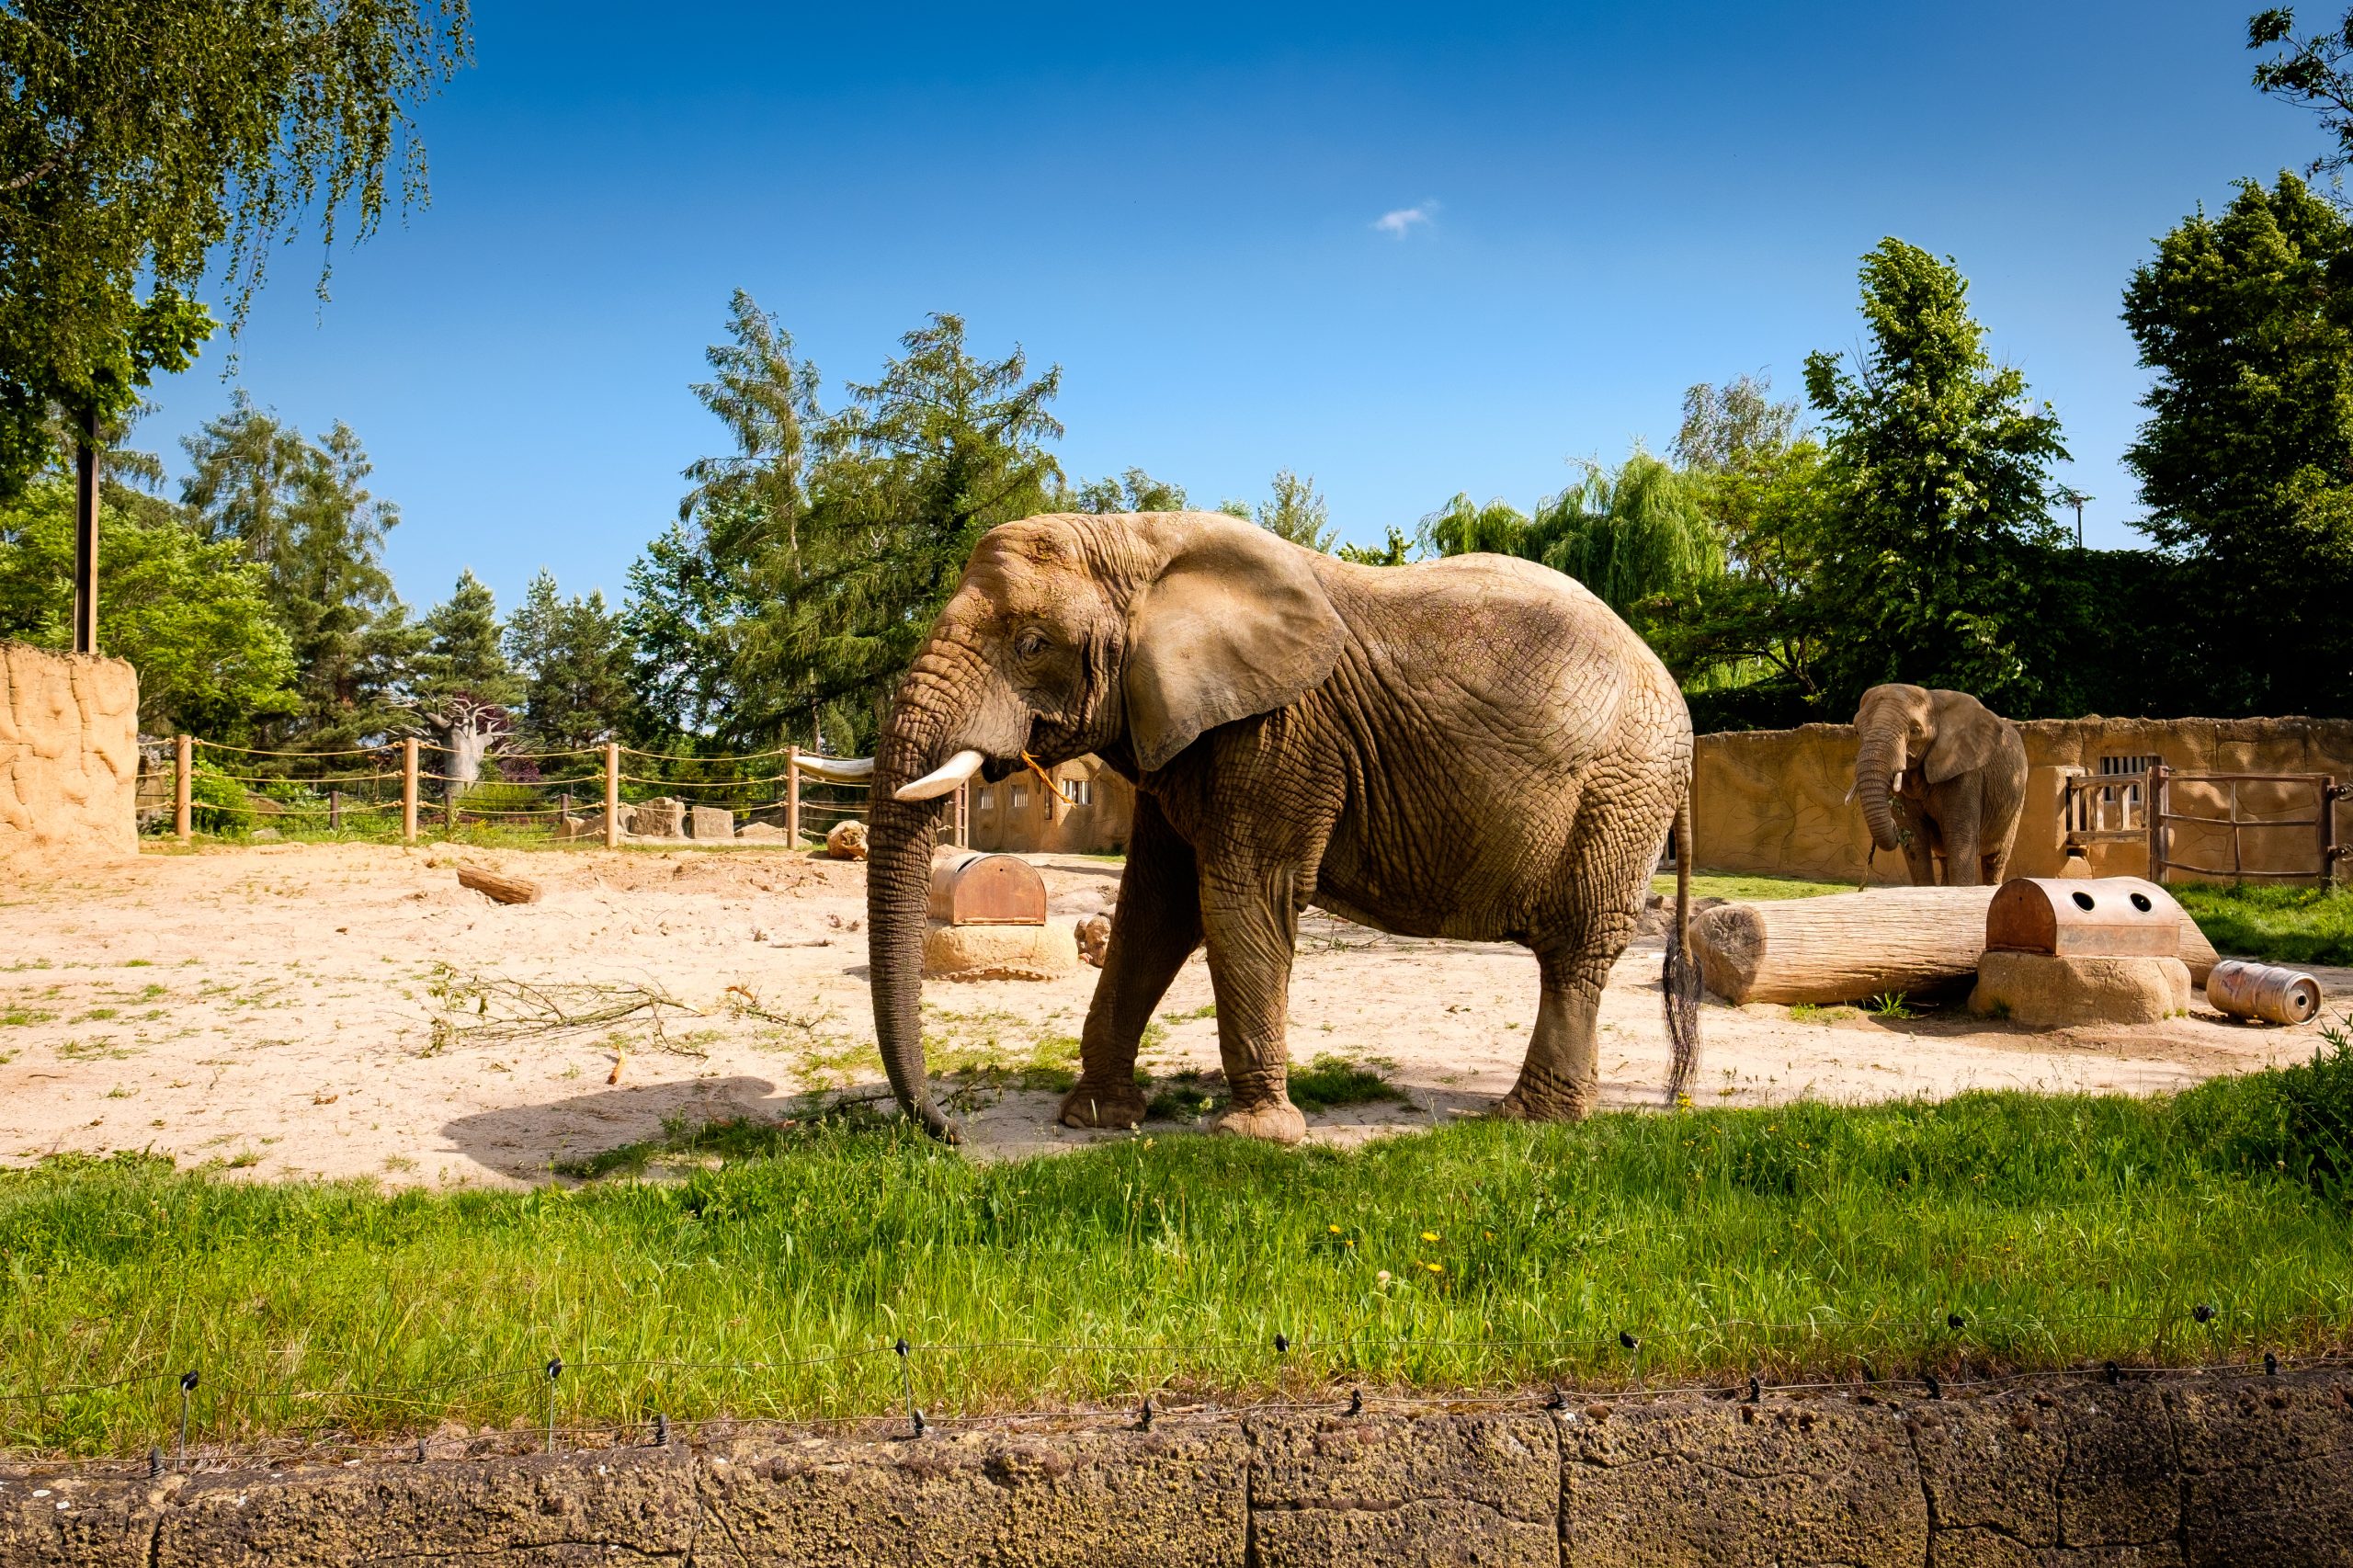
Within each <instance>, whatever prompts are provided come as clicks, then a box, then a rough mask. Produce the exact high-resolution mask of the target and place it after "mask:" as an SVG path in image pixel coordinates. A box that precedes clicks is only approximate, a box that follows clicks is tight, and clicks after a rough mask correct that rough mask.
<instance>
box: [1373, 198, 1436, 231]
mask: <svg viewBox="0 0 2353 1568" xmlns="http://www.w3.org/2000/svg"><path fill="white" fill-rule="evenodd" d="M1437 216H1438V203H1437V202H1436V201H1425V202H1422V203H1421V204H1420V205H1418V206H1415V207H1400V208H1399V209H1397V210H1395V211H1394V212H1383V213H1382V214H1381V216H1380V217H1378V218H1376V219H1374V220H1373V221H1372V226H1373V227H1374V228H1376V229H1378V230H1380V231H1381V233H1384V234H1387V235H1388V236H1389V237H1390V238H1392V239H1396V240H1402V239H1404V237H1405V236H1406V235H1407V234H1409V233H1413V231H1414V228H1415V225H1417V224H1421V223H1427V222H1430V221H1431V220H1432V219H1433V218H1435V217H1437Z"/></svg>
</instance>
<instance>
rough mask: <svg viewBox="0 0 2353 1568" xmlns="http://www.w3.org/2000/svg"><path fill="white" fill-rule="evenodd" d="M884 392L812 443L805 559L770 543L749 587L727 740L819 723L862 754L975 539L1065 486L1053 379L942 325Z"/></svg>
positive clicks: (826, 423)
mask: <svg viewBox="0 0 2353 1568" xmlns="http://www.w3.org/2000/svg"><path fill="white" fill-rule="evenodd" d="M900 347H901V350H902V352H901V353H900V355H899V356H898V357H897V358H893V359H892V360H890V361H889V362H888V363H886V364H885V366H884V367H883V371H882V374H881V378H880V379H879V380H877V381H873V382H870V383H867V384H862V385H861V384H858V383H852V384H851V385H850V386H849V388H848V394H849V395H848V402H847V403H846V404H845V405H844V406H843V407H842V408H841V409H839V410H838V411H836V412H835V413H833V414H830V415H824V416H823V422H822V424H820V425H817V426H813V427H812V428H811V429H810V430H809V432H808V434H809V436H810V438H811V440H812V445H813V449H814V451H815V453H816V459H815V461H814V462H813V464H812V465H811V469H810V473H809V480H808V491H809V498H808V506H807V509H806V512H805V513H804V515H803V517H802V518H801V526H800V529H799V540H798V543H797V545H796V546H795V547H793V548H790V549H784V550H779V549H778V548H776V547H775V544H774V541H773V540H770V541H769V542H768V544H767V547H766V548H764V549H763V550H761V551H759V552H758V553H757V554H756V556H755V558H754V559H753V561H752V563H751V571H750V573H749V574H748V577H747V579H746V581H745V595H746V597H747V598H748V602H749V604H750V606H751V607H752V608H751V609H750V612H749V613H748V614H747V615H746V616H745V618H744V619H743V620H741V621H740V622H737V623H736V626H735V629H734V630H733V632H732V633H731V635H730V638H729V641H730V643H731V645H732V653H733V660H732V664H733V679H734V682H735V686H736V689H735V692H734V694H733V710H732V711H731V712H730V714H729V715H728V718H727V720H726V721H725V724H724V728H725V729H726V731H727V732H728V733H729V735H730V736H731V738H736V739H742V740H751V739H767V740H775V739H780V738H782V737H784V736H787V735H790V734H795V733H808V732H807V730H806V729H805V728H804V727H803V726H805V725H809V724H812V723H814V724H816V725H817V726H818V727H820V728H821V730H823V731H824V733H828V734H829V735H834V736H842V735H847V736H848V737H849V738H850V740H851V744H863V743H864V742H865V741H866V740H867V739H868V738H870V737H871V736H872V734H873V733H874V732H875V730H876V728H877V727H878V725H879V722H880V720H881V706H882V704H883V702H884V701H885V700H886V699H887V698H888V695H889V693H890V691H891V689H892V686H893V685H894V684H895V682H896V681H897V679H898V676H899V674H900V672H901V671H903V670H904V669H905V668H906V666H907V665H908V663H909V662H910V661H911V660H912V659H913V658H914V656H915V649H916V647H917V646H918V645H919V644H920V642H921V641H922V639H923V636H924V634H925V632H926V630H927V629H928V628H929V625H930V622H931V619H932V617H933V616H934V615H936V614H937V613H938V609H939V607H940V606H941V605H942V604H944V603H946V602H947V599H948V596H949V594H950V593H952V592H954V590H955V586H956V583H957V580H958V578H959V577H960V576H961V574H962V573H963V569H964V562H965V561H966V559H967V558H968V557H969V556H970V555H971V554H972V547H973V546H974V545H975V544H977V543H978V542H979V541H980V538H981V535H983V533H985V532H987V531H988V530H989V529H990V528H995V526H996V525H997V524H999V523H1003V522H1009V521H1012V520H1013V519H1015V518H1017V517H1028V516H1030V515H1032V514H1034V513H1037V512H1040V511H1043V510H1045V509H1046V508H1047V506H1049V504H1050V501H1051V497H1052V496H1054V495H1055V494H1059V493H1060V491H1061V490H1062V487H1063V473H1062V469H1061V467H1060V465H1059V464H1057V463H1056V462H1055V460H1054V458H1053V456H1052V454H1051V452H1049V451H1048V450H1047V449H1046V443H1047V442H1049V441H1051V440H1053V439H1056V438H1058V437H1060V436H1061V435H1062V433H1063V427H1062V424H1061V422H1060V421H1058V420H1056V419H1055V418H1054V417H1053V415H1051V414H1049V413H1048V412H1047V411H1046V405H1047V404H1048V403H1051V401H1052V400H1053V397H1054V394H1055V393H1056V392H1057V391H1058V390H1059V389H1060V387H1061V384H1062V372H1061V370H1060V369H1059V368H1056V369H1048V370H1047V371H1046V372H1044V373H1043V374H1042V375H1038V376H1032V375H1031V374H1030V373H1029V365H1028V361H1027V359H1026V358H1024V356H1023V355H1022V353H1021V351H1020V349H1018V348H1016V349H1014V350H1013V351H1012V352H1011V353H1010V354H1008V355H1006V357H1005V358H1001V359H983V358H976V357H975V356H974V355H972V352H971V351H970V350H969V349H968V348H967V347H965V339H964V323H963V322H962V320H961V318H959V317H956V316H952V315H935V316H933V317H932V318H931V319H930V321H929V323H928V324H926V325H924V326H922V327H919V328H917V329H916V330H915V331H913V332H911V333H908V334H907V335H905V336H904V337H903V338H902V339H901V340H900Z"/></svg>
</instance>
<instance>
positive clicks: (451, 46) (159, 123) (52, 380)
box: [0, 0, 472, 649]
mask: <svg viewBox="0 0 2353 1568" xmlns="http://www.w3.org/2000/svg"><path fill="white" fill-rule="evenodd" d="M471 47H472V45H471V40H470V34H469V20H468V14H467V0H272V3H271V4H269V5H223V4H222V3H221V0H10V3H9V4H8V5H7V6H6V8H5V9H0V74H5V77H6V87H7V90H6V92H5V93H0V499H5V498H6V496H8V495H12V494H17V493H18V492H19V491H21V490H22V488H23V487H24V486H25V485H26V484H28V483H30V482H31V481H32V480H33V479H35V478H36V477H37V476H39V475H40V473H42V472H44V471H47V470H49V469H51V468H52V467H53V466H54V465H55V464H56V462H57V460H58V459H59V456H60V453H61V450H62V447H63V446H67V445H70V446H73V447H75V448H78V451H77V454H76V455H77V464H78V467H79V469H80V471H81V478H82V483H81V492H82V498H81V514H82V515H81V518H80V528H79V530H78V547H77V555H78V557H79V560H78V562H77V573H76V580H77V595H78V597H79V598H80V599H81V601H82V602H81V604H80V605H79V607H78V608H77V611H76V614H75V631H76V637H75V641H76V643H77V645H79V646H82V647H84V648H85V649H86V648H89V647H91V646H92V645H93V644H94V643H95V642H96V627H97V605H96V569H97V559H96V548H97V513H96V496H97V479H96V471H97V449H98V448H99V446H100V443H101V439H102V431H103V430H104V428H105V427H106V426H107V425H108V423H109V422H110V421H113V420H116V419H119V417H120V415H122V414H123V413H124V412H125V411H126V410H128V409H129V408H130V407H131V405H132V404H133V403H135V402H136V401H137V399H138V396H139V389H140V388H142V387H143V386H145V385H146V384H147V383H148V381H150V379H151V378H152V377H153V375H155V374H156V373H158V372H168V371H172V370H177V369H184V368H185V367H186V366H187V365H188V363H189V361H190V360H191V359H192V358H194V356H195V354H196V352H197V349H198V347H199V346H200V345H201V344H202V343H203V342H204V340H205V338H206V337H207V336H208V335H210V332H211V330H212V320H211V316H210V312H208V311H207V310H206V309H205V308H204V306H203V305H201V304H200V303H199V302H198V301H197V300H196V299H195V297H194V296H195V293H196V291H197V290H198V289H199V285H201V284H202V283H203V282H204V281H205V280H206V278H208V277H209V276H210V273H211V271H212V268H213V267H214V265H215V263H216V262H219V263H221V264H222V283H223V285H224V287H225V292H226V297H227V301H228V305H229V314H230V322H231V324H232V326H233V327H234V326H236V325H238V324H242V323H243V321H244V316H245V312H246V311H247V308H248V307H249V305H250V303H251V301H252V299H253V296H254V293H255V291H256V290H257V289H258V288H259V287H260V285H261V282H262V278H263V276H264V273H265V271H266V270H267V262H268V258H269V256H270V253H271V252H272V251H273V250H274V249H275V248H276V246H277V245H278V244H280V243H282V242H285V241H288V240H290V239H292V238H293V236H294V235H295V234H296V233H298V232H300V231H301V230H303V229H304V228H306V227H307V226H308V225H309V222H311V220H312V219H313V216H315V218H316V219H317V222H318V223H319V227H320V230H321V234H322V238H323V240H324V247H325V250H326V252H327V254H328V255H329V256H331V255H332V254H333V249H334V245H335V241H336V240H337V239H338V238H340V237H344V236H346V235H348V236H349V237H350V238H353V239H361V238H365V237H366V236H367V235H368V234H369V233H372V232H373V231H374V230H375V229H376V228H377V226H378V225H379V224H380V223H381V221H382V219H383V216H384V213H385V211H386V210H387V209H388V207H398V206H404V205H406V204H407V203H409V202H411V201H418V202H421V201H422V200H423V199H424V197H425V194H426V186H425V176H426V168H425V155H424V149H423V147H422V145H421V144H420V143H419V142H417V140H416V137H415V127H414V125H413V124H412V122H411V120H410V118H409V110H410V108H411V106H412V105H414V104H415V103H417V102H419V101H421V100H422V99H424V98H425V97H428V96H430V95H431V94H432V93H433V92H435V91H436V90H438V87H439V85H440V84H441V83H442V82H443V81H445V80H447V79H448V77H449V75H450V74H452V73H453V72H455V71H456V70H457V69H458V67H459V66H460V64H461V63H463V62H464V61H465V60H466V59H467V57H468V54H469V52H470V51H471ZM327 277H328V273H327V268H326V265H325V263H324V262H323V263H322V266H321V270H320V274H319V287H320V290H321V293H322V296H324V290H325V286H326V281H327Z"/></svg>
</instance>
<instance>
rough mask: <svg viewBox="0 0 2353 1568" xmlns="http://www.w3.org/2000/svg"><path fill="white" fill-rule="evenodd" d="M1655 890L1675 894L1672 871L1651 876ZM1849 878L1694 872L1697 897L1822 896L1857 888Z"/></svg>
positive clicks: (1693, 890) (1693, 886)
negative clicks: (1833, 879)
mask: <svg viewBox="0 0 2353 1568" xmlns="http://www.w3.org/2000/svg"><path fill="white" fill-rule="evenodd" d="M1651 891H1652V892H1658V893H1664V894H1665V895H1666V896H1667V897H1668V898H1673V897H1674V896H1675V877H1674V874H1673V873H1672V872H1670V873H1668V874H1667V875H1665V876H1663V877H1653V878H1652V879H1651ZM1854 891H1855V890H1854V889H1853V888H1852V887H1849V886H1848V885H1847V883H1845V882H1817V881H1808V880H1807V879H1805V878H1803V877H1751V876H1740V875H1734V874H1732V873H1729V872H1722V873H1719V872H1714V871H1694V872H1692V873H1691V896H1692V897H1693V898H1726V899H1738V900H1743V901H1746V902H1752V903H1753V902H1755V901H1756V900H1759V899H1772V898H1820V897H1821V896H1822V895H1823V894H1824V893H1832V892H1854Z"/></svg>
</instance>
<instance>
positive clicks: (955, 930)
mask: <svg viewBox="0 0 2353 1568" xmlns="http://www.w3.org/2000/svg"><path fill="white" fill-rule="evenodd" d="M1077 967H1078V942H1077V938H1076V937H1074V935H1073V934H1072V931H1071V928H1070V927H1069V926H1066V925H1063V926H1049V925H1047V924H1046V881H1045V879H1044V878H1043V877H1040V875H1039V874H1038V869H1037V868H1036V867H1034V866H1032V865H1030V864H1029V861H1027V860H1024V859H1022V858H1020V857H1019V856H1017V855H984V854H982V853H980V852H978V851H976V850H971V849H942V850H940V851H939V852H938V854H937V855H935V856H934V857H933V858H932V862H931V925H930V928H929V929H928V930H926V932H925V933H924V939H923V971H924V973H925V975H926V977H928V978H930V979H933V980H1051V979H1052V978H1054V977H1055V976H1056V975H1062V974H1068V973H1069V972H1070V971H1072V970H1074V969H1076V968H1077Z"/></svg>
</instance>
